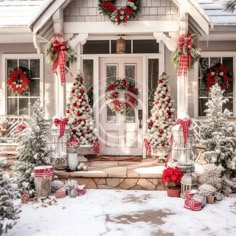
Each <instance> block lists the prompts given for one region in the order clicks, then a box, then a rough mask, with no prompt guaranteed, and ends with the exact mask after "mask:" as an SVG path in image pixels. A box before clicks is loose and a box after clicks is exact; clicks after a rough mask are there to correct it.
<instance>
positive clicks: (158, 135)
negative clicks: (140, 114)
mask: <svg viewBox="0 0 236 236" xmlns="http://www.w3.org/2000/svg"><path fill="white" fill-rule="evenodd" d="M157 82H158V85H157V89H156V91H155V96H154V102H153V108H152V110H151V117H150V118H149V119H148V130H147V135H146V140H148V141H149V142H150V146H151V148H152V150H154V149H155V148H157V147H165V146H167V145H168V140H169V138H170V135H171V128H172V126H173V123H174V112H175V109H174V108H173V100H172V99H171V97H170V89H169V87H168V81H167V75H166V73H162V75H161V76H160V77H159V78H158V81H157Z"/></svg>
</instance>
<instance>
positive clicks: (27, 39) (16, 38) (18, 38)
mask: <svg viewBox="0 0 236 236" xmlns="http://www.w3.org/2000/svg"><path fill="white" fill-rule="evenodd" d="M0 43H33V36H32V33H31V32H27V33H0Z"/></svg>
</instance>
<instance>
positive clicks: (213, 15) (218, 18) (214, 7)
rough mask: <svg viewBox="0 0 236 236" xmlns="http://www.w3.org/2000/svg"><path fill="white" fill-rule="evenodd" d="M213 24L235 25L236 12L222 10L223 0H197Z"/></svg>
mask: <svg viewBox="0 0 236 236" xmlns="http://www.w3.org/2000/svg"><path fill="white" fill-rule="evenodd" d="M197 2H198V3H199V5H200V6H201V8H202V9H203V10H204V11H205V13H206V14H207V15H208V17H209V18H210V20H211V22H212V23H213V24H214V26H232V25H236V13H231V12H227V11H225V10H224V8H225V6H224V4H225V2H226V1H225V0H197Z"/></svg>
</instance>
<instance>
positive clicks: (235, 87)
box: [194, 51, 236, 118]
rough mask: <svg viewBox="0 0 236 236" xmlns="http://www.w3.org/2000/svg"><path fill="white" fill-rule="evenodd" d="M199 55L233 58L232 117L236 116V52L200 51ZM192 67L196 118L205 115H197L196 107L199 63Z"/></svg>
mask: <svg viewBox="0 0 236 236" xmlns="http://www.w3.org/2000/svg"><path fill="white" fill-rule="evenodd" d="M201 57H208V58H209V57H220V58H222V57H232V58H233V81H234V83H233V116H232V118H234V117H236V101H235V98H236V52H226V51H222V52H221V51H214V52H209V51H206V52H201ZM195 65H196V66H195V67H194V78H195V81H196V84H197V86H196V88H197V89H196V93H195V95H196V96H195V97H196V99H195V106H194V107H195V109H194V117H196V118H205V117H206V116H199V113H198V108H199V80H198V70H199V63H196V64H195Z"/></svg>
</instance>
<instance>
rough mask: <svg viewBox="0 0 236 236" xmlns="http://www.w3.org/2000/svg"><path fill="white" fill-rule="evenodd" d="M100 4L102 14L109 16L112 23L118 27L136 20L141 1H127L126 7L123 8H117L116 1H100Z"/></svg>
mask: <svg viewBox="0 0 236 236" xmlns="http://www.w3.org/2000/svg"><path fill="white" fill-rule="evenodd" d="M98 2H99V3H98V8H99V10H100V13H101V14H103V15H104V16H108V17H109V19H110V20H111V22H113V23H116V24H118V25H119V24H120V23H127V22H128V21H129V20H130V19H132V18H135V17H136V15H137V14H138V12H139V10H140V0H127V2H126V7H121V8H117V7H116V6H115V2H116V1H115V0H99V1H98Z"/></svg>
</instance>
